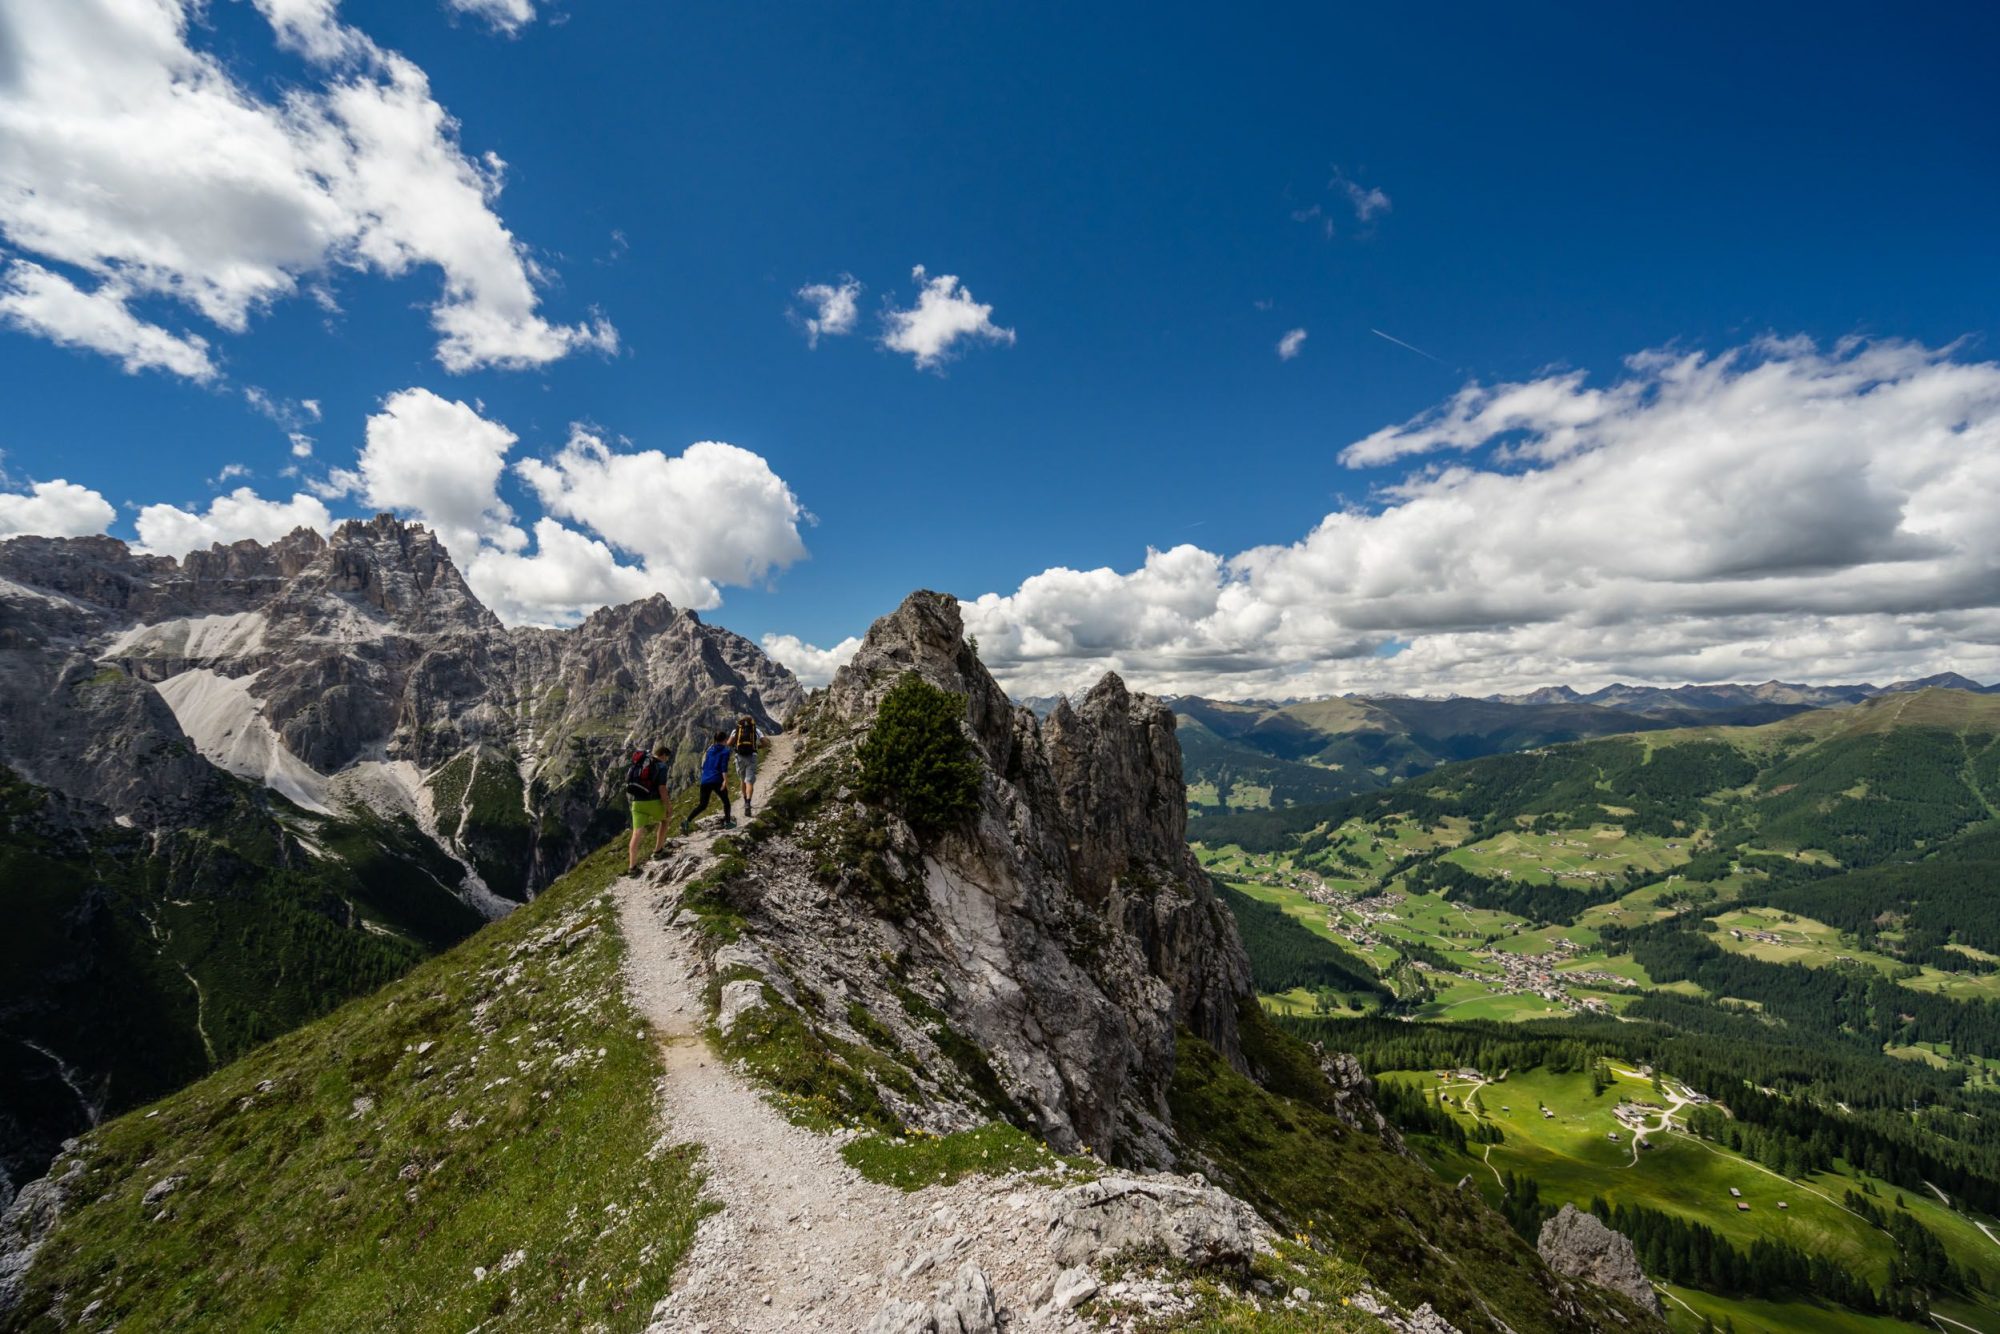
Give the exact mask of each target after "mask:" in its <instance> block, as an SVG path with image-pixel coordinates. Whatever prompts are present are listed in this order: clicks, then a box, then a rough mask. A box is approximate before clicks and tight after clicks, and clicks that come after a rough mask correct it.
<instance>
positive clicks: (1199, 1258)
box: [1048, 1177, 1267, 1271]
mask: <svg viewBox="0 0 2000 1334" xmlns="http://www.w3.org/2000/svg"><path fill="white" fill-rule="evenodd" d="M1048 1227H1049V1241H1050V1247H1051V1250H1052V1251H1053V1253H1054V1255H1055V1258H1056V1260H1057V1262H1058V1263H1061V1264H1065V1265H1086V1264H1104V1263H1107V1262H1109V1261H1112V1260H1116V1259H1118V1258H1119V1257H1120V1256H1125V1255H1134V1254H1152V1255H1163V1256H1166V1257H1167V1258H1169V1259H1172V1260H1176V1261H1179V1262H1181V1263H1184V1264H1190V1265H1193V1266H1195V1267H1196V1268H1199V1269H1231V1270H1238V1271H1247V1270H1248V1268H1249V1266H1250V1260H1251V1257H1252V1256H1254V1255H1255V1254H1256V1250H1257V1239H1258V1238H1259V1237H1260V1236H1263V1235H1264V1234H1265V1232H1266V1231H1267V1229H1266V1228H1265V1227H1264V1225H1263V1223H1262V1222H1261V1221H1259V1219H1258V1217H1257V1214H1256V1212H1255V1211H1254V1210H1253V1209H1251V1208H1250V1206H1249V1205H1247V1204H1245V1203H1243V1201H1241V1200H1239V1199H1237V1198H1236V1197H1235V1196H1233V1195H1230V1194H1228V1193H1227V1192H1225V1191H1220V1190H1217V1189H1216V1188H1215V1187H1213V1186H1208V1185H1198V1184H1195V1183H1193V1182H1177V1181H1175V1180H1173V1179H1172V1178H1168V1177H1144V1178H1139V1177H1105V1178H1103V1179H1102V1180H1098V1181H1089V1182H1085V1183H1084V1184H1083V1185H1080V1186H1071V1187H1070V1188H1068V1189H1067V1190H1064V1191H1061V1192H1060V1193H1058V1194H1057V1196H1056V1198H1055V1199H1054V1200H1053V1201H1052V1202H1051V1203H1050V1205H1049V1216H1048Z"/></svg>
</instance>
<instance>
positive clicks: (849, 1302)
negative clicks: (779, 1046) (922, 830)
mask: <svg viewBox="0 0 2000 1334" xmlns="http://www.w3.org/2000/svg"><path fill="white" fill-rule="evenodd" d="M795 745H796V738H794V737H792V736H789V735H781V736H777V737H774V738H772V744H771V748H770V751H769V752H768V753H767V755H766V758H765V759H764V761H763V766H762V767H763V771H764V772H763V774H762V776H761V778H760V781H759V782H758V785H757V786H758V790H759V794H760V795H762V794H765V793H770V792H773V791H776V790H777V787H778V784H779V783H780V782H782V781H783V778H784V773H785V770H786V768H787V767H788V766H789V764H790V762H791V759H792V754H793V749H794V746H795ZM723 832H725V831H723V830H721V829H720V828H719V827H718V826H717V824H716V823H715V822H714V821H713V820H707V821H705V822H704V823H703V824H701V825H699V826H698V827H697V829H696V831H695V832H694V833H693V834H692V835H690V836H688V837H685V838H681V839H679V840H678V842H677V844H676V846H674V847H672V848H670V849H669V850H668V851H666V852H665V853H663V854H661V855H660V856H658V857H656V858H655V859H653V860H652V861H651V862H649V863H647V864H645V865H642V866H641V868H640V870H639V873H638V874H637V875H631V876H627V877H625V878H623V879H621V880H619V881H617V882H616V883H615V884H614V885H613V887H612V892H613V894H614V895H615V896H616V897H617V901H618V910H619V924H620V928H621V930H622V931H623V932H624V935H625V941H626V946H627V951H626V964H625V967H626V986H627V991H628V992H629V994H630V996H631V998H632V1002H633V1005H634V1007H635V1008H636V1009H638V1011H639V1012H640V1013H641V1014H642V1015H643V1016H644V1017H645V1018H646V1020H647V1021H648V1022H649V1023H650V1024H651V1025H652V1026H653V1030H654V1033H655V1035H656V1037H657V1038H658V1040H659V1043H660V1062H661V1067H662V1070H661V1083H660V1103H661V1108H662V1111H661V1117H660V1125H659V1127H658V1133H659V1135H660V1138H661V1142H662V1143H663V1144H683V1143H692V1144H696V1145H698V1146H700V1148H701V1150H702V1154H703V1166H704V1168H705V1169H706V1176H705V1180H704V1183H703V1194H704V1196H705V1198H706V1199H707V1200H709V1201H710V1202H711V1203H713V1204H715V1205H717V1206H719V1207H718V1208H717V1209H716V1210H715V1211H714V1212H713V1213H711V1214H710V1215H709V1216H708V1217H707V1218H706V1219H704V1220H703V1222H702V1224H701V1227H700V1230H699V1232H698V1233H697V1235H696V1238H695V1242H694V1245H693V1246H692V1248H690V1250H689V1252H688V1254H687V1255H686V1256H684V1257H683V1258H682V1260H681V1263H680V1266H679V1269H678V1270H677V1272H676V1273H675V1275H674V1284H673V1291H672V1292H671V1293H670V1294H669V1295H668V1296H667V1297H666V1298H665V1299H664V1300H662V1301H661V1303H660V1304H659V1306H658V1307H656V1308H655V1310H654V1312H653V1320H652V1324H651V1325H650V1326H649V1331H676V1332H679V1331H689V1332H693V1331H706V1334H736V1331H771V1330H815V1331H822V1330H823V1331H841V1330H853V1331H860V1330H864V1329H866V1328H867V1327H868V1324H869V1322H870V1321H871V1320H872V1319H873V1318H874V1316H875V1314H876V1313H877V1312H878V1311H880V1310H881V1308H882V1307H883V1306H884V1305H885V1304H886V1303H887V1302H889V1301H890V1300H891V1299H892V1298H906V1299H914V1300H928V1299H929V1298H930V1297H931V1296H932V1295H933V1293H934V1291H935V1290H936V1289H937V1288H938V1287H939V1285H940V1284H941V1283H944V1282H948V1281H949V1280H951V1278H952V1277H953V1275H954V1274H955V1273H956V1272H957V1270H958V1268H959V1267H960V1266H961V1265H963V1264H965V1263H966V1262H967V1261H971V1262H973V1263H976V1264H978V1265H979V1267H980V1268H981V1269H982V1270H983V1271H984V1272H985V1274H986V1277H987V1279H988V1281H989V1282H990V1283H991V1284H992V1285H993V1289H994V1292H995V1295H996V1297H997V1298H998V1299H999V1300H1000V1303H1001V1305H1002V1306H1003V1307H1008V1306H1011V1307H1012V1308H1013V1309H1014V1311H1015V1312H1016V1316H1015V1319H1014V1322H1013V1324H1012V1325H1010V1328H1012V1329H1016V1330H1040V1329H1074V1328H1081V1325H1080V1324H1079V1323H1077V1322H1076V1321H1074V1319H1073V1318H1072V1317H1069V1316H1068V1315H1067V1314H1062V1315H1056V1314H1054V1313H1050V1314H1049V1315H1048V1316H1046V1317H1042V1316H1034V1315H1030V1314H1028V1313H1027V1312H1026V1310H1025V1309H1024V1308H1025V1307H1026V1306H1027V1304H1028V1301H1027V1299H1028V1298H1029V1297H1030V1296H1031V1294H1032V1293H1033V1290H1034V1289H1035V1288H1036V1286H1037V1285H1040V1284H1042V1283H1043V1282H1044V1281H1045V1279H1046V1278H1047V1276H1048V1275H1049V1274H1051V1273H1052V1272H1053V1263H1052V1261H1051V1259H1050V1258H1049V1256H1048V1254H1047V1251H1046V1247H1045V1241H1044V1237H1043V1233H1044V1230H1045V1229H1044V1226H1043V1223H1042V1207H1043V1205H1044V1204H1045V1202H1046V1199H1047V1196H1048V1194H1049V1191H1048V1188H1047V1187H1044V1186H1040V1185H1037V1184H1035V1183H1032V1182H1029V1181H1026V1180H1022V1179H1019V1178H1007V1177H1000V1178H981V1177H974V1178H968V1179H967V1180H964V1181H961V1182H958V1183H957V1184H955V1185H952V1186H947V1187H932V1188H929V1189H926V1190H922V1191H917V1192H905V1191H902V1190H899V1189H897V1188H895V1187H893V1186H883V1185H877V1184H875V1183H873V1182H870V1181H867V1180H865V1179H863V1178H862V1177H861V1176H860V1175H859V1174H858V1173H856V1172H855V1171H854V1169H853V1168H851V1167H849V1166H848V1165H847V1163H846V1162H845V1161H844V1160H843V1159H842V1158H841V1156H840V1145H841V1143H842V1142H843V1141H842V1140H841V1138H839V1137H837V1136H832V1135H820V1134H815V1133H813V1132H811V1131H808V1130H805V1129H802V1128H801V1127H799V1126H795V1125H793V1124H792V1123H791V1122H790V1121H788V1120H787V1119H786V1118H785V1117H784V1116H783V1115H782V1114H780V1113H779V1112H778V1111H777V1110H776V1109H775V1108H773V1107H772V1106H771V1105H770V1104H769V1103H767V1102H766V1101H765V1100H764V1097H763V1096H762V1094H760V1093H759V1092H758V1090H757V1089H756V1088H755V1087H754V1086H753V1085H752V1084H751V1083H750V1082H749V1081H748V1080H747V1079H746V1078H745V1077H744V1076H743V1075H742V1074H741V1073H740V1072H738V1071H737V1070H736V1069H734V1068H732V1067H731V1066H730V1065H729V1064H728V1063H727V1062H725V1061H723V1060H721V1059H720V1058H719V1057H718V1056H717V1055H716V1054H715V1052H714V1051H712V1050H711V1049H710V1047H709V1045H708V1043H707V1041H706V1039H705V1037H704V1035H703V1029H704V1027H705V1025H706V1024H707V1022H708V1009H707V1005H706V1003H705V1001H704V999H703V996H702V989H703V983H702V976H701V972H700V969H699V966H698V963H697V955H696V950H695V944H694V941H693V939H692V927H691V924H690V923H689V922H688V921H686V920H684V919H683V920H676V919H680V918H681V917H682V915H681V913H680V908H679V899H680V887H681V886H683V885H686V884H687V883H688V882H690V881H691V880H693V879H694V878H695V877H696V876H698V875H699V874H700V873H701V872H702V871H703V870H704V869H706V868H707V866H708V865H709V863H710V862H711V860H712V859H713V857H714V843H715V840H716V838H717V837H718V836H720V835H721V834H722V833H723ZM751 855H752V856H754V855H755V854H754V853H753V854H751Z"/></svg>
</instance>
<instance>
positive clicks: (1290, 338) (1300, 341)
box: [1278, 329, 1306, 361]
mask: <svg viewBox="0 0 2000 1334" xmlns="http://www.w3.org/2000/svg"><path fill="white" fill-rule="evenodd" d="M1305 345H1306V331H1305V330H1304V329H1288V330H1286V331H1285V336H1284V337H1283V338H1280V339H1279V340H1278V360H1279V361H1290V360H1291V359H1292V358H1293V357H1296V356H1297V355H1298V354H1299V349H1300V348H1302V347H1304V346H1305Z"/></svg>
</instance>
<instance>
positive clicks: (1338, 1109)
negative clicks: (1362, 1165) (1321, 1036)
mask: <svg viewBox="0 0 2000 1334" xmlns="http://www.w3.org/2000/svg"><path fill="white" fill-rule="evenodd" d="M1311 1047H1312V1053H1313V1055H1314V1056H1315V1057H1316V1058H1318V1060H1319V1072H1320V1073H1321V1074H1322V1075H1325V1076H1326V1082H1327V1085H1328V1086H1329V1087H1330V1088H1332V1090H1333V1114H1334V1115H1335V1116H1337V1117H1339V1118H1340V1120H1341V1121H1342V1122H1343V1123H1345V1124H1346V1125H1349V1126H1351V1127H1353V1128H1354V1129H1356V1130H1362V1131H1367V1132H1369V1133H1370V1134H1375V1135H1379V1136H1381V1137H1382V1139H1383V1141H1384V1142H1386V1143H1387V1144H1389V1145H1390V1146H1391V1147H1392V1148H1396V1149H1401V1148H1402V1147H1403V1137H1402V1135H1401V1134H1399V1133H1398V1132H1397V1130H1396V1128H1395V1127H1394V1126H1392V1125H1390V1124H1389V1118H1388V1117H1386V1116H1384V1115H1382V1109H1381V1108H1379V1107H1377V1106H1376V1105H1375V1081H1374V1080H1372V1079H1370V1078H1369V1077H1368V1072H1367V1071H1365V1070H1363V1069H1362V1068H1361V1061H1360V1060H1359V1058H1357V1057H1356V1056H1355V1055H1354V1053H1353V1052H1346V1051H1337V1052H1328V1051H1327V1050H1326V1048H1325V1047H1324V1046H1323V1045H1321V1044H1320V1043H1317V1042H1315V1043H1312V1044H1311Z"/></svg>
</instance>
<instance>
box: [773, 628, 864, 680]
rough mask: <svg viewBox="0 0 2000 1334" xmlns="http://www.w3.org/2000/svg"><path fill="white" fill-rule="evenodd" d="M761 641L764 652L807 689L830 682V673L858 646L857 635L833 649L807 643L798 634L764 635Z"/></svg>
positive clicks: (859, 644)
mask: <svg viewBox="0 0 2000 1334" xmlns="http://www.w3.org/2000/svg"><path fill="white" fill-rule="evenodd" d="M763 642H764V652H766V653H768V654H770V655H771V656H772V657H773V658H775V659H777V661H778V662H779V663H781V664H783V665H784V666H785V667H787V668H789V669H790V670H791V673H792V675H793V676H796V677H798V678H799V684H800V685H802V686H805V687H806V688H808V689H811V688H813V687H815V686H823V685H825V684H826V683H827V682H828V681H831V680H832V679H833V674H834V673H835V672H837V671H839V670H840V669H841V668H842V667H845V666H846V665H847V660H848V659H849V658H852V657H853V656H854V651H855V650H856V649H858V648H860V647H861V637H860V636H859V635H849V636H848V637H847V638H845V639H843V640H841V641H840V642H839V643H838V644H835V645H834V646H833V647H832V648H819V647H817V646H816V645H813V644H808V643H806V642H805V641H804V640H803V639H800V638H799V637H798V636H797V635H765V636H764V641H763Z"/></svg>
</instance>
